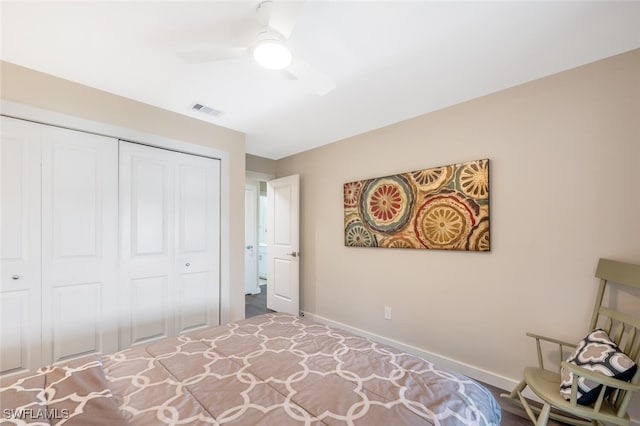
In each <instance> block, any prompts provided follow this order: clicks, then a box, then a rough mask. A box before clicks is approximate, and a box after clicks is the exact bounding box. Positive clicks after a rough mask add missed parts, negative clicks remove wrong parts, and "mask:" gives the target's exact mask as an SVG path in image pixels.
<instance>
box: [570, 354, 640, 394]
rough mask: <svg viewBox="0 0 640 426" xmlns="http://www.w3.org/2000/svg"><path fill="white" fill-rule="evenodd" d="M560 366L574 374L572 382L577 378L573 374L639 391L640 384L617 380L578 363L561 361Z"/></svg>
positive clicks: (601, 383)
mask: <svg viewBox="0 0 640 426" xmlns="http://www.w3.org/2000/svg"><path fill="white" fill-rule="evenodd" d="M562 368H565V369H567V370H569V371H570V372H572V373H573V374H574V379H573V381H574V382H575V381H577V378H576V377H575V376H579V377H584V378H585V379H588V380H589V381H592V382H596V383H597V384H599V385H604V386H606V387H609V388H615V389H622V390H626V391H631V392H640V384H633V383H630V382H625V381H624V380H618V379H616V378H613V377H611V376H607V375H604V374H602V373H598V372H597V371H592V370H587V369H586V368H582V367H580V366H578V365H575V364H571V363H568V362H566V361H562Z"/></svg>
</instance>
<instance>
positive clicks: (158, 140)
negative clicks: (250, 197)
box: [0, 100, 244, 324]
mask: <svg viewBox="0 0 640 426" xmlns="http://www.w3.org/2000/svg"><path fill="white" fill-rule="evenodd" d="M0 110H1V111H2V113H1V114H0V115H4V116H6V117H11V118H16V119H19V120H27V121H33V122H36V123H40V124H47V125H52V126H57V127H65V128H68V129H71V130H79V131H83V132H87V133H94V134H97V135H101V136H109V137H113V138H115V139H122V140H125V141H129V142H135V143H139V144H142V145H149V146H154V147H157V148H163V149H168V150H171V151H178V152H183V153H186V154H195V155H200V156H202V157H210V158H216V159H218V160H220V318H219V320H220V324H226V323H227V322H229V321H231V320H232V319H233V320H235V319H240V318H235V317H234V318H232V312H234V311H239V309H240V305H239V303H242V306H243V307H244V303H243V302H244V299H240V300H238V301H237V302H236V303H238V306H232V300H234V299H235V297H234V296H233V295H234V294H238V292H237V291H236V289H235V288H234V287H236V286H237V284H233V281H232V279H231V265H232V263H235V262H232V256H231V247H232V242H231V236H230V229H231V226H230V224H231V156H230V154H229V152H227V151H224V150H222V149H218V148H213V147H208V146H204V145H197V144H192V143H188V142H183V141H179V140H176V139H172V138H168V137H164V136H159V135H155V134H151V133H145V132H139V131H137V130H133V129H129V128H126V127H121V126H117V125H113V124H107V123H102V122H98V121H92V120H87V119H84V118H80V117H76V116H72V115H67V114H61V113H58V112H54V111H49V110H44V109H40V108H36V107H32V106H29V105H24V104H20V103H16V102H11V101H6V100H1V101H0ZM243 186H244V185H243ZM243 204H244V203H243ZM242 312H244V309H242Z"/></svg>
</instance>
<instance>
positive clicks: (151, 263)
mask: <svg viewBox="0 0 640 426" xmlns="http://www.w3.org/2000/svg"><path fill="white" fill-rule="evenodd" d="M219 163H220V162H219V161H218V160H213V159H209V158H204V157H198V156H194V155H188V154H182V153H176V152H173V151H168V150H163V149H159V148H153V147H149V146H144V145H138V144H134V143H129V142H124V141H121V142H120V234H121V238H120V243H121V249H120V252H121V285H122V300H123V309H124V319H125V320H124V324H123V325H122V330H121V347H128V346H131V345H135V344H140V343H143V342H147V341H149V340H154V339H158V338H162V337H167V336H174V335H176V334H179V333H181V332H183V331H187V330H191V329H194V328H198V327H204V326H208V325H217V324H219V304H220V303H219V300H220V294H219V292H220V242H219V241H220V236H219V229H220V192H219V191H220V168H219V167H220V166H219Z"/></svg>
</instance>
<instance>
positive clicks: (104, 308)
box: [42, 126, 118, 363]
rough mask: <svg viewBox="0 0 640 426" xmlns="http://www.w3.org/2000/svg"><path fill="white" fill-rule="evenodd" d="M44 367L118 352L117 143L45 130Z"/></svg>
mask: <svg viewBox="0 0 640 426" xmlns="http://www.w3.org/2000/svg"><path fill="white" fill-rule="evenodd" d="M42 135H43V138H42V140H43V144H42V276H43V280H42V282H43V286H42V296H43V298H42V315H43V335H42V345H43V355H44V361H45V362H47V363H48V362H58V361H62V360H65V359H68V358H71V357H75V356H79V355H84V354H91V353H98V352H102V353H108V352H112V351H115V350H117V343H118V337H117V336H118V320H117V315H118V312H117V306H118V302H117V290H118V289H117V248H118V245H117V235H118V225H117V223H118V216H117V215H118V209H117V203H118V197H117V191H118V184H117V183H118V175H117V173H118V168H117V164H118V163H117V162H118V155H117V152H118V144H117V141H116V140H114V139H110V138H106V137H102V136H96V135H92V134H88V133H82V132H75V131H71V130H66V129H60V128H55V127H49V126H44V127H43V130H42Z"/></svg>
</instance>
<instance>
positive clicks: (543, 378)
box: [501, 259, 640, 426]
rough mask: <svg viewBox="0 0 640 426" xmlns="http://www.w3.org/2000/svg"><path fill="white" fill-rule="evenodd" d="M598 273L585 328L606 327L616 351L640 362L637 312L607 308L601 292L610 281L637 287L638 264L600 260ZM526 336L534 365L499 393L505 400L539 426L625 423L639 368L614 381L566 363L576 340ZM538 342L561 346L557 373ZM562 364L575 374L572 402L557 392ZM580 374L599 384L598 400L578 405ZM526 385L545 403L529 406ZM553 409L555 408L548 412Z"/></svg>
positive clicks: (639, 388)
mask: <svg viewBox="0 0 640 426" xmlns="http://www.w3.org/2000/svg"><path fill="white" fill-rule="evenodd" d="M596 277H598V278H600V286H599V288H598V294H597V297H596V302H595V306H594V309H593V316H592V318H591V324H590V325H589V330H588V331H591V330H594V329H596V328H601V329H603V330H605V331H606V332H607V334H608V335H609V337H610V338H611V340H612V341H613V342H614V343H615V344H616V345H617V346H618V347H619V349H620V350H621V351H622V352H624V353H625V354H626V355H627V356H628V357H629V358H631V360H633V361H634V362H635V363H636V364H639V361H640V359H639V358H640V310H639V311H637V312H634V315H628V314H625V313H622V312H619V311H617V310H615V309H614V308H613V307H611V306H610V307H606V306H603V296H604V293H605V290H606V288H607V284H608V282H609V281H611V282H613V283H617V284H621V285H627V286H630V287H635V288H640V265H632V264H629V263H622V262H617V261H613V260H608V259H600V261H599V263H598V269H597V271H596ZM635 314H638V315H635ZM527 336H529V337H533V338H534V339H535V341H536V347H537V350H538V367H537V368H536V367H527V368H525V370H524V380H522V381H521V382H520V383H519V384H518V385H517V386H516V388H515V389H514V390H513V391H512V392H511V393H510V394H502V395H501V396H502V397H504V398H508V399H509V400H510V401H512V402H514V403H516V404H517V405H520V406H522V407H524V409H525V411H526V412H527V415H528V416H529V418H531V420H532V421H533V423H534V424H536V425H537V426H545V425H546V424H547V421H548V419H549V418H550V417H551V418H553V419H556V420H558V421H561V422H565V423H569V424H574V425H602V424H604V423H610V424H616V425H624V426H628V425H629V414H628V413H627V410H628V408H629V404H630V403H631V399H632V397H633V394H634V393H640V384H639V383H640V367H639V368H638V369H637V371H636V373H635V375H634V376H633V378H632V379H631V381H630V382H626V381H622V380H617V379H615V378H613V377H609V376H606V375H604V374H601V373H598V372H594V371H591V370H587V369H585V368H582V367H580V366H578V365H575V364H572V363H567V362H566V361H565V356H568V355H569V354H570V353H571V352H572V351H573V349H571V350H566V349H567V348H576V346H577V345H576V344H572V343H568V342H563V341H560V340H557V339H553V338H549V337H544V336H540V335H537V334H533V333H527ZM541 342H545V343H544V344H545V345H548V344H551V345H557V346H558V347H559V349H560V350H559V355H560V360H559V361H560V362H559V368H558V369H557V370H556V371H550V370H547V369H545V368H544V364H543V360H542V358H543V357H542V347H541ZM561 368H565V369H568V371H570V372H572V373H573V381H572V383H571V399H570V400H565V399H564V398H563V396H562V395H561V394H560V382H561V374H560V369H561ZM579 377H584V378H585V379H587V380H589V381H590V382H595V383H596V384H600V385H602V388H601V389H600V391H599V392H598V391H597V390H596V391H595V392H596V393H597V399H596V400H595V402H594V403H592V404H591V405H580V404H578V403H577V400H578V385H577V383H578V379H579ZM527 386H528V387H529V388H530V389H531V390H532V391H533V393H534V394H535V395H537V396H538V397H539V398H540V399H541V400H542V401H543V404H542V407H541V408H538V407H534V406H532V405H531V404H529V402H528V401H527V400H526V399H525V398H524V397H523V396H522V392H523V391H524V389H525V388H526V387H527ZM552 408H553V409H554V410H553V411H551V409H552ZM564 413H568V414H569V415H565V414H564ZM536 415H537V417H536ZM573 416H575V417H573ZM576 417H578V418H576ZM603 422H604V423H603Z"/></svg>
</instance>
